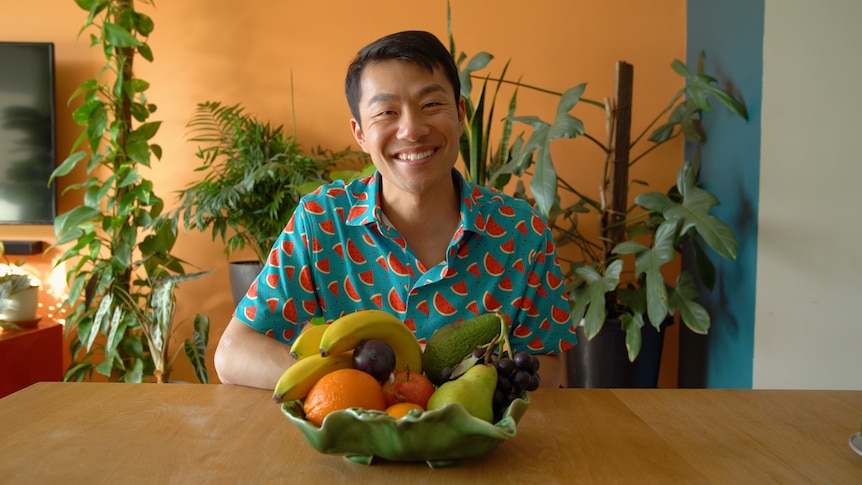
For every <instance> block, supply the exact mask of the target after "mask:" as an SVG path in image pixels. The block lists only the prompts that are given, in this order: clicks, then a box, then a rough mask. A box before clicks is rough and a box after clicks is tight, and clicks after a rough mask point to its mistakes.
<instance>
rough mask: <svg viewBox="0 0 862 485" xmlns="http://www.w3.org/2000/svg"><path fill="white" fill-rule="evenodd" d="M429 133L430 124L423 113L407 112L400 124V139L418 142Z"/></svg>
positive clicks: (404, 113)
mask: <svg viewBox="0 0 862 485" xmlns="http://www.w3.org/2000/svg"><path fill="white" fill-rule="evenodd" d="M428 131H429V126H428V122H427V120H426V119H425V117H423V116H422V114H421V113H418V112H416V111H413V110H405V111H404V112H403V114H402V116H401V119H400V120H399V124H398V138H399V139H401V140H407V141H416V140H419V139H420V138H422V137H423V136H425V135H426V134H427V133H428Z"/></svg>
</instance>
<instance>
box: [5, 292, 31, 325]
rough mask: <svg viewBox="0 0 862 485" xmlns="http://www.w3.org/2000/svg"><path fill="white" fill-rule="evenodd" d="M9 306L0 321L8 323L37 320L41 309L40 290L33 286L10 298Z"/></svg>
mask: <svg viewBox="0 0 862 485" xmlns="http://www.w3.org/2000/svg"><path fill="white" fill-rule="evenodd" d="M9 300H10V302H9V306H8V307H6V310H5V311H4V312H3V313H0V320H6V321H8V322H25V321H29V320H35V319H36V310H37V308H38V307H39V288H38V287H37V286H31V287H30V288H27V289H26V290H22V291H19V292H18V293H15V294H13V295H11V296H10V297H9Z"/></svg>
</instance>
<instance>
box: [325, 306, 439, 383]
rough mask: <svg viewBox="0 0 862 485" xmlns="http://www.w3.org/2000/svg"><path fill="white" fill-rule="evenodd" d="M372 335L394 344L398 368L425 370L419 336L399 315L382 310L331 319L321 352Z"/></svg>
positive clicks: (343, 347)
mask: <svg viewBox="0 0 862 485" xmlns="http://www.w3.org/2000/svg"><path fill="white" fill-rule="evenodd" d="M370 338H376V339H380V340H383V341H384V342H386V343H387V344H389V346H390V347H392V350H393V351H394V352H395V370H406V369H410V371H411V372H419V373H421V372H422V348H421V347H419V342H418V341H417V340H416V336H415V335H413V332H411V331H410V329H409V328H407V326H406V325H404V323H403V322H402V321H401V320H399V319H398V318H397V317H395V316H394V315H391V314H389V313H386V312H384V311H381V310H362V311H358V312H354V313H349V314H347V315H344V316H343V317H341V318H339V319H337V320H335V321H334V322H332V323H330V324H329V325H328V326H327V328H326V331H325V332H323V337H321V339H320V355H334V354H339V353H341V352H346V351H348V350H351V349H353V348H354V347H356V346H357V345H359V342H361V341H363V340H365V339H370Z"/></svg>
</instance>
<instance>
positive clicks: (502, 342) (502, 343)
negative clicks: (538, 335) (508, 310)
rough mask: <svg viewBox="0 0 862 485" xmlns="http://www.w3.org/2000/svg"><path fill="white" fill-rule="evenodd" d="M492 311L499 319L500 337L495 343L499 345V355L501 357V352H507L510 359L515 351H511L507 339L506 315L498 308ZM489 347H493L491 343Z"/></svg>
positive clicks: (507, 325)
mask: <svg viewBox="0 0 862 485" xmlns="http://www.w3.org/2000/svg"><path fill="white" fill-rule="evenodd" d="M494 313H496V315H497V318H499V319H500V338H499V339H498V340H497V344H498V345H499V352H498V353H499V356H500V357H503V353H504V352H507V353H508V354H509V358H510V359H511V358H513V357H515V353H514V352H512V344H511V342H510V341H509V324H508V322H506V317H505V316H504V315H503V313H502V312H501V311H500V310H497V311H495V312H494ZM489 347H493V345H491V346H489Z"/></svg>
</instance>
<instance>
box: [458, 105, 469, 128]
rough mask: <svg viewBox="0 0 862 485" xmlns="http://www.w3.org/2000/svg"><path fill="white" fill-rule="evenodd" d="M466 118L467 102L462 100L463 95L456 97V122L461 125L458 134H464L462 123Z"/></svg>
mask: <svg viewBox="0 0 862 485" xmlns="http://www.w3.org/2000/svg"><path fill="white" fill-rule="evenodd" d="M466 120H467V103H466V101H464V97H463V96H461V97H459V98H458V124H459V125H461V132H460V133H459V135H463V134H464V123H465V122H466Z"/></svg>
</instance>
